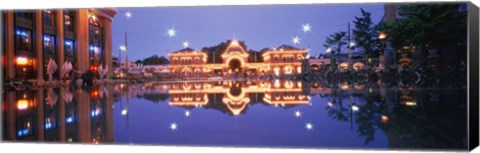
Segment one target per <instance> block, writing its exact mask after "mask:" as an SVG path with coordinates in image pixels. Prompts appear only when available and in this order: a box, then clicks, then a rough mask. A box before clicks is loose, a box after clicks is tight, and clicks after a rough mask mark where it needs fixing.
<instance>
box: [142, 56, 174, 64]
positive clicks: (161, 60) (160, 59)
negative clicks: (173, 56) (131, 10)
mask: <svg viewBox="0 0 480 153" xmlns="http://www.w3.org/2000/svg"><path fill="white" fill-rule="evenodd" d="M135 63H137V62H135ZM142 63H143V65H163V64H168V63H170V62H169V61H168V59H167V58H166V57H164V56H158V55H153V56H150V57H148V58H145V59H143V60H142Z"/></svg>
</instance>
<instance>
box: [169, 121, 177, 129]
mask: <svg viewBox="0 0 480 153" xmlns="http://www.w3.org/2000/svg"><path fill="white" fill-rule="evenodd" d="M177 127H178V125H177V123H175V122H174V123H172V124H170V129H171V130H172V131H173V130H177Z"/></svg>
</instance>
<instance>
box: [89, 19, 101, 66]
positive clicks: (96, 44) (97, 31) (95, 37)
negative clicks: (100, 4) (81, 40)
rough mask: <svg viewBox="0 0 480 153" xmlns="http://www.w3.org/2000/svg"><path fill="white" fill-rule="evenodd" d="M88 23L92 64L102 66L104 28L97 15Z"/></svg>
mask: <svg viewBox="0 0 480 153" xmlns="http://www.w3.org/2000/svg"><path fill="white" fill-rule="evenodd" d="M88 22H89V24H88V25H89V26H88V28H89V41H90V49H89V57H90V58H89V59H90V64H100V62H101V60H102V59H103V27H102V25H101V24H100V22H99V20H98V18H97V17H96V16H95V15H91V16H90V18H89V19H88Z"/></svg>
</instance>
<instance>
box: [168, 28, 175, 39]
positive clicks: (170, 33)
mask: <svg viewBox="0 0 480 153" xmlns="http://www.w3.org/2000/svg"><path fill="white" fill-rule="evenodd" d="M176 33H177V32H176V31H175V29H173V28H170V29H168V31H167V35H168V36H169V37H173V36H175V35H176Z"/></svg>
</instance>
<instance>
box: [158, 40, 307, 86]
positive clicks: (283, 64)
mask: <svg viewBox="0 0 480 153" xmlns="http://www.w3.org/2000/svg"><path fill="white" fill-rule="evenodd" d="M306 54H307V52H306V50H305V49H297V48H294V47H291V46H287V45H283V46H280V47H279V48H278V49H275V50H272V49H270V50H266V51H265V52H263V54H262V57H263V61H264V62H248V61H249V60H248V59H249V56H250V54H249V53H248V52H247V51H246V50H245V48H244V47H242V45H240V43H239V42H238V41H237V40H232V41H229V42H228V46H227V48H226V49H225V50H224V51H223V52H222V53H221V55H220V56H221V59H222V61H223V63H209V61H208V60H207V59H208V58H209V57H208V55H207V54H206V53H205V52H201V51H196V50H193V49H190V48H186V49H182V50H179V51H176V52H174V53H169V54H168V55H169V58H170V65H169V69H170V74H171V75H172V76H180V77H199V76H209V75H213V74H216V75H222V74H223V75H224V76H225V75H227V74H231V73H236V72H238V73H244V72H250V73H253V74H255V73H256V74H260V73H262V72H263V73H265V74H275V75H292V74H296V73H301V60H303V59H304V58H305V56H306ZM259 61H260V60H259Z"/></svg>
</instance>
